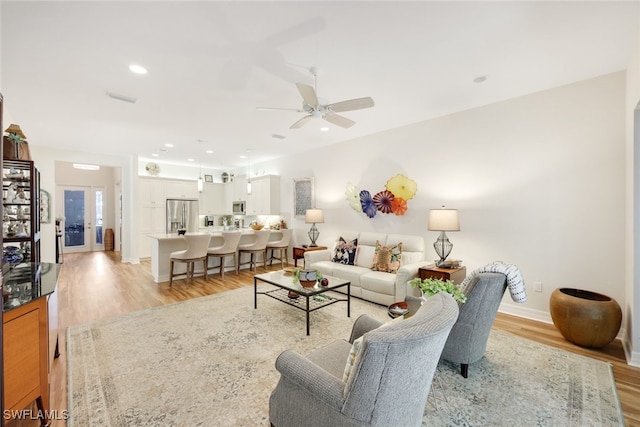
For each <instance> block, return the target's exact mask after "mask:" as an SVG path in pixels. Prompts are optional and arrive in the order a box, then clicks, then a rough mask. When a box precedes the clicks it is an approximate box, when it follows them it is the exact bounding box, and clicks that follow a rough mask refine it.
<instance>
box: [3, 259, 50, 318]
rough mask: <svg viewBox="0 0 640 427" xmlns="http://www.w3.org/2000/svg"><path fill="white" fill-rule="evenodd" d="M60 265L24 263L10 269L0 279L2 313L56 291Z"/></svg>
mask: <svg viewBox="0 0 640 427" xmlns="http://www.w3.org/2000/svg"><path fill="white" fill-rule="evenodd" d="M60 268H61V264H55V263H50V262H41V263H35V262H25V263H22V264H18V265H16V266H15V267H12V268H11V269H10V270H9V271H8V272H7V273H6V274H5V275H4V276H3V278H2V296H3V300H4V304H3V306H2V311H3V312H5V313H6V312H7V311H10V310H13V309H14V308H17V307H20V306H23V305H25V304H28V303H30V302H32V301H35V300H37V299H38V298H42V297H45V296H47V295H50V294H52V293H53V292H55V290H56V284H57V283H58V275H59V274H60Z"/></svg>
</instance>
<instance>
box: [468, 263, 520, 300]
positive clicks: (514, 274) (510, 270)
mask: <svg viewBox="0 0 640 427" xmlns="http://www.w3.org/2000/svg"><path fill="white" fill-rule="evenodd" d="M480 273H502V274H504V275H505V276H507V286H508V288H509V293H510V294H511V299H512V300H514V301H515V302H518V303H523V302H526V301H527V290H526V289H525V287H524V279H523V278H522V274H521V273H520V270H519V269H518V267H516V266H515V265H513V264H508V263H506V262H502V261H494V262H492V263H489V264H487V265H485V266H484V267H480V268H476V269H475V270H473V271H472V272H471V274H469V275H468V276H467V277H466V278H465V279H464V281H463V282H462V283H461V284H460V286H461V287H462V288H463V289H464V288H465V287H466V286H467V284H468V283H469V282H470V281H471V280H472V279H473V278H474V277H475V276H477V275H478V274H480Z"/></svg>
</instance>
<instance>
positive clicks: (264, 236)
mask: <svg viewBox="0 0 640 427" xmlns="http://www.w3.org/2000/svg"><path fill="white" fill-rule="evenodd" d="M253 234H254V235H255V240H254V241H253V242H252V243H245V244H242V245H238V269H239V268H240V266H242V265H245V264H249V268H251V266H253V271H254V272H255V271H256V265H257V263H258V260H257V255H258V254H260V253H261V254H262V262H263V263H264V266H265V267H266V266H267V241H268V240H269V236H270V235H271V230H260V231H254V232H253ZM243 253H248V254H250V255H251V257H250V259H249V261H248V262H245V263H243V262H242V254H243ZM254 255H255V256H256V259H255V261H254Z"/></svg>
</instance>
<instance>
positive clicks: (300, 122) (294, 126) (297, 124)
mask: <svg viewBox="0 0 640 427" xmlns="http://www.w3.org/2000/svg"><path fill="white" fill-rule="evenodd" d="M311 119H313V116H312V115H311V114H309V115H308V116H304V117H303V118H301V119H300V120H298V121H297V122H295V123H294V124H292V125H291V126H289V129H298V128H301V127H302V126H304V124H305V123H307V122H308V121H309V120H311Z"/></svg>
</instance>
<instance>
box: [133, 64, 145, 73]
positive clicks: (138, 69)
mask: <svg viewBox="0 0 640 427" xmlns="http://www.w3.org/2000/svg"><path fill="white" fill-rule="evenodd" d="M129 70H131V72H132V73H136V74H147V69H146V68H144V67H143V66H142V65H138V64H131V65H129Z"/></svg>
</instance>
